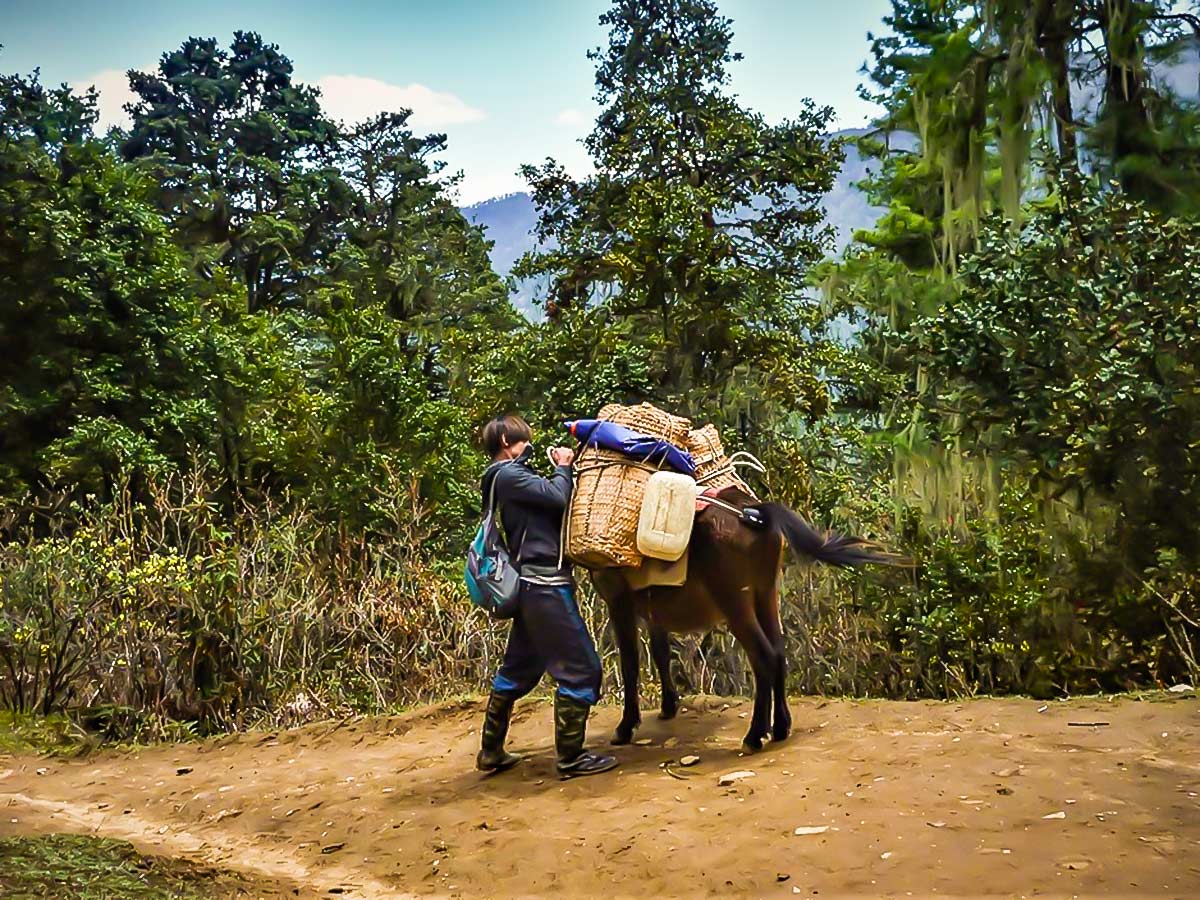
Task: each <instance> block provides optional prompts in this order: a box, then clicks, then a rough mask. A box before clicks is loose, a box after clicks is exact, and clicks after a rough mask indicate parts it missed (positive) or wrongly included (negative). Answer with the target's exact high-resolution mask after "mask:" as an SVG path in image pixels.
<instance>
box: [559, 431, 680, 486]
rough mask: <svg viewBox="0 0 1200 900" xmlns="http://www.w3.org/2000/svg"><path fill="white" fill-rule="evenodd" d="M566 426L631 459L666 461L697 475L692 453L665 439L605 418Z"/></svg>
mask: <svg viewBox="0 0 1200 900" xmlns="http://www.w3.org/2000/svg"><path fill="white" fill-rule="evenodd" d="M565 425H566V428H567V431H569V432H571V434H572V435H574V436H575V438H576V439H578V440H579V442H580V443H581V444H584V445H586V446H589V447H602V448H603V449H605V450H615V451H617V452H618V453H623V454H624V455H626V456H628V457H630V458H631V459H638V460H643V461H645V462H648V463H651V464H654V465H661V464H664V463H665V464H666V465H668V466H670V467H671V468H672V469H674V470H675V471H677V472H682V473H683V474H685V475H692V476H695V474H696V463H695V462H694V461H693V460H692V455H691V454H690V453H688V452H687V451H686V450H680V449H679V448H678V447H676V446H675V445H674V444H672V443H671V442H670V441H664V440H663V439H662V438H656V437H650V436H649V435H646V434H638V433H637V432H636V431H632V430H630V429H628V428H626V427H624V426H623V425H617V424H616V423H615V422H605V421H603V420H601V419H576V420H575V421H574V422H566V423H565Z"/></svg>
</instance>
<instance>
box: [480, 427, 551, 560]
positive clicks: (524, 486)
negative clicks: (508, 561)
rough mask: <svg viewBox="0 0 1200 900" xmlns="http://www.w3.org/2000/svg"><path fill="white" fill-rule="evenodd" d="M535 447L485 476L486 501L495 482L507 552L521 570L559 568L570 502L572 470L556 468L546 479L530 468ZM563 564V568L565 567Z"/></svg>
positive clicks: (500, 464)
mask: <svg viewBox="0 0 1200 900" xmlns="http://www.w3.org/2000/svg"><path fill="white" fill-rule="evenodd" d="M532 458H533V447H532V445H531V446H528V447H526V448H525V452H524V453H522V454H521V455H520V456H519V457H518V458H517V459H515V460H513V461H512V462H499V463H492V464H491V465H490V466H488V467H487V469H486V470H485V471H484V473H483V499H484V502H485V503H486V502H487V498H488V496H489V494H490V492H491V489H492V480H493V479H497V481H496V504H497V505H498V506H499V507H500V522H501V524H502V525H503V526H504V534H505V535H506V536H507V538H508V551H509V553H510V554H511V556H512V559H513V562H514V563H516V564H517V565H518V566H527V565H535V566H556V565H557V564H558V559H559V543H560V541H561V536H562V519H563V515H564V514H565V513H566V509H567V503H568V502H569V501H570V499H571V467H570V466H556V467H555V469H554V474H553V475H551V476H550V477H549V478H543V477H542V476H541V475H538V474H537V473H536V472H534V471H533V469H531V468H530V467H529V461H530V460H531V459H532ZM565 565H566V564H565V563H564V567H565Z"/></svg>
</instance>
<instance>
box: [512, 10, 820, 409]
mask: <svg viewBox="0 0 1200 900" xmlns="http://www.w3.org/2000/svg"><path fill="white" fill-rule="evenodd" d="M600 21H601V24H603V25H606V26H608V27H609V29H610V33H609V40H608V46H607V48H605V49H604V50H602V51H601V50H596V51H594V52H593V53H591V54H589V55H590V57H591V58H592V59H594V60H596V63H597V67H596V89H597V99H598V100H599V102H600V103H601V104H602V105H603V106H604V108H603V110H602V112H601V113H600V116H599V119H598V120H597V122H596V126H595V129H594V130H593V131H592V133H591V135H590V136H589V137H588V138H587V140H586V145H587V148H588V151H589V153H590V155H591V157H592V160H593V163H594V165H595V169H596V173H595V174H594V175H592V176H590V177H588V178H585V179H583V180H576V179H574V178H572V177H571V176H570V175H568V174H567V172H566V171H565V170H564V169H563V168H562V167H561V166H560V165H558V164H557V163H555V162H554V161H553V160H548V161H547V162H546V163H545V164H544V165H542V166H541V167H534V166H526V167H524V169H523V170H522V171H523V174H524V175H525V176H526V178H528V179H529V181H530V183H531V185H532V189H533V196H534V201H535V203H536V205H537V207H538V210H539V216H540V218H539V224H538V236H539V237H540V238H541V240H542V242H543V245H544V246H552V247H554V249H551V250H546V251H544V252H538V253H534V254H531V255H529V256H527V257H525V258H524V259H523V260H521V261H520V262H519V263H518V266H517V267H516V270H515V274H517V275H518V276H521V277H533V276H542V277H544V278H545V279H546V280H547V281H548V282H549V296H548V297H547V299H546V301H545V305H546V309H547V312H548V314H549V316H550V318H551V319H552V320H557V319H565V318H567V317H570V316H573V315H579V314H580V313H579V312H578V310H579V308H581V307H596V306H602V307H604V308H605V309H607V310H608V311H609V315H610V316H611V317H612V318H613V320H614V321H619V322H629V323H632V324H633V328H632V329H631V332H632V334H633V335H634V336H635V337H636V339H637V340H638V341H639V343H640V344H641V346H642V347H644V348H645V350H646V351H647V352H648V353H649V354H650V355H651V359H652V364H651V371H652V385H653V388H652V389H653V391H654V394H655V396H657V397H658V398H659V399H660V400H661V401H663V402H666V403H669V404H671V405H673V406H675V407H677V408H679V409H681V410H685V411H688V412H691V413H694V414H697V415H700V414H705V415H711V414H712V412H713V411H714V410H723V412H724V413H725V415H726V416H732V415H734V414H735V411H736V410H737V408H738V407H739V406H743V405H744V404H750V405H751V406H752V407H753V408H754V410H755V411H756V412H757V413H758V414H762V412H763V410H764V409H766V408H767V407H768V406H771V405H773V404H774V405H777V406H779V407H780V408H782V409H785V410H799V411H802V412H804V413H805V414H807V415H809V416H816V415H819V414H820V412H821V411H822V409H823V408H824V404H825V402H826V401H825V393H824V390H823V387H822V385H821V383H820V382H819V380H818V379H817V378H816V377H815V370H816V367H817V366H818V365H819V359H818V357H819V351H818V352H816V353H814V352H813V344H812V343H811V341H810V334H809V331H808V329H809V328H811V327H813V326H814V325H815V318H814V316H813V308H812V306H811V304H809V303H808V301H806V299H805V298H804V295H803V292H802V288H803V284H804V278H805V274H806V271H807V269H808V266H809V265H810V264H811V263H812V262H813V261H814V260H816V259H818V258H820V256H821V255H822V254H823V253H824V252H825V251H826V249H827V248H828V246H829V241H830V237H831V235H830V231H829V229H828V228H826V227H825V226H824V225H823V222H822V212H821V209H820V206H819V201H820V198H821V196H822V194H823V193H824V192H825V191H827V190H828V189H829V187H830V186H831V184H832V180H833V177H834V175H835V173H836V171H837V166H838V162H839V153H838V151H837V149H836V148H835V147H832V146H831V145H830V143H829V141H828V140H827V139H826V138H825V136H824V132H825V130H826V128H827V126H828V123H829V118H830V110H828V109H816V108H815V107H814V106H813V105H812V104H811V103H810V102H808V101H804V102H801V103H800V104H799V113H798V116H797V118H796V119H795V120H791V121H785V122H782V123H780V124H777V125H769V124H767V123H766V122H765V121H764V120H763V118H762V117H761V116H759V115H757V114H756V113H753V112H751V111H749V110H746V109H744V108H742V107H741V106H740V105H739V104H738V103H737V101H736V99H735V98H734V97H732V96H731V95H729V94H728V93H727V86H728V82H729V75H728V66H729V65H730V64H731V63H733V62H735V61H737V60H738V59H740V55H739V54H736V53H734V52H733V51H732V50H731V43H732V26H731V23H730V21H729V20H728V19H726V18H723V17H721V16H720V15H718V13H717V9H716V6H715V4H714V3H713V2H711V0H654V2H640V0H616V2H614V4H613V6H612V8H611V9H610V10H609V11H608V12H606V13H605V14H604V15H602V16H601V19H600ZM581 352H585V351H583V348H581ZM631 399H632V398H631Z"/></svg>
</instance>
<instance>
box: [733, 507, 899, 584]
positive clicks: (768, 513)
mask: <svg viewBox="0 0 1200 900" xmlns="http://www.w3.org/2000/svg"><path fill="white" fill-rule="evenodd" d="M756 509H758V510H760V511H761V512H762V514H763V518H764V519H766V524H767V527H768V528H770V529H771V530H773V531H777V532H779V533H780V534H782V535H783V537H784V540H786V541H787V544H788V546H789V547H791V548H792V554H793V555H794V556H795V557H796V558H797V559H801V558H802V556H806V557H810V558H812V559H817V560H820V561H821V562H824V563H829V564H830V565H834V566H842V567H847V568H848V567H850V566H861V565H867V564H872V563H873V564H875V565H881V566H911V565H912V561H911V560H909V559H908V558H907V557H904V556H900V555H898V554H896V553H892V552H891V551H889V550H886V549H884V548H883V547H882V546H880V545H879V544H876V543H875V542H873V541H868V540H865V539H864V538H858V537H850V536H848V535H844V534H838V533H837V532H833V531H827V532H821V531H818V530H817V529H815V528H813V526H811V525H809V524H808V523H807V522H805V521H804V519H802V518H800V516H798V515H796V513H794V512H792V511H791V510H790V509H788V508H787V507H786V506H783V505H781V504H779V503H763V504H759V505H756Z"/></svg>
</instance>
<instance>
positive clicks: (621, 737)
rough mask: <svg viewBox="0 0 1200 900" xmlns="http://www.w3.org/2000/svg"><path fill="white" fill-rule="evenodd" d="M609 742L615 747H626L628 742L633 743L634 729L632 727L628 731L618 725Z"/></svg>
mask: <svg viewBox="0 0 1200 900" xmlns="http://www.w3.org/2000/svg"><path fill="white" fill-rule="evenodd" d="M609 743H610V744H612V745H613V746H614V747H624V746H625V745H626V744H632V743H633V729H632V728H630V729H629V730H628V731H626V730H625V729H623V728H620V727H618V728H617V730H616V731H614V732H613V736H612V738H610V739H609Z"/></svg>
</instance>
